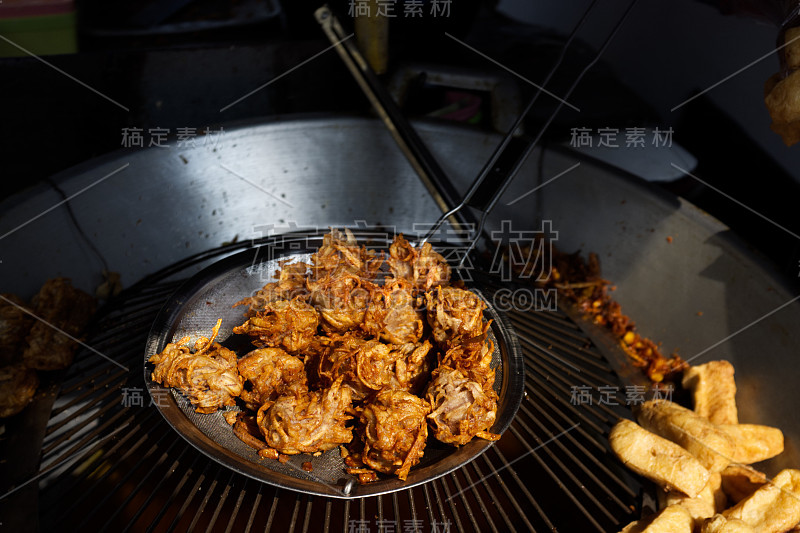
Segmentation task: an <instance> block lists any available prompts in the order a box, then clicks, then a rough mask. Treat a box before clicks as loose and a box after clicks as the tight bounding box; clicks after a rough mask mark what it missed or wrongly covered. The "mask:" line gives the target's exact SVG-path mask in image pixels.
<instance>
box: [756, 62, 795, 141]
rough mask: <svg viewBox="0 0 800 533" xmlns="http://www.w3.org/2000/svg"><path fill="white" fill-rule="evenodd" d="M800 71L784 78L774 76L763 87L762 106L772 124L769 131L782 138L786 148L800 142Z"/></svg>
mask: <svg viewBox="0 0 800 533" xmlns="http://www.w3.org/2000/svg"><path fill="white" fill-rule="evenodd" d="M798 89H800V70H794V71H792V72H791V73H790V74H789V75H788V76H786V77H785V78H781V76H780V75H777V74H776V75H774V76H772V77H771V78H770V79H769V80H767V83H766V84H765V86H764V93H765V96H764V104H766V106H767V110H768V111H769V115H770V117H772V124H771V125H770V129H772V131H774V132H775V133H777V134H778V135H780V136H781V137H782V138H783V142H784V144H786V146H792V145H793V144H795V143H797V142H798V140H800V90H798Z"/></svg>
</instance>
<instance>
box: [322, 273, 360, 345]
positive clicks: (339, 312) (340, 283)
mask: <svg viewBox="0 0 800 533" xmlns="http://www.w3.org/2000/svg"><path fill="white" fill-rule="evenodd" d="M365 283H368V282H364V281H362V279H361V278H360V277H359V276H356V275H353V274H341V275H338V276H326V277H324V278H322V279H320V280H318V281H315V282H311V281H309V282H308V286H309V289H310V290H311V297H310V301H311V303H312V304H313V305H314V307H315V308H316V310H317V311H318V312H319V315H320V318H321V320H320V325H321V326H322V329H323V330H325V332H327V333H343V332H346V331H349V330H352V329H355V328H358V327H360V326H361V324H362V323H363V322H364V316H365V314H366V311H367V304H368V302H369V291H370V289H371V288H372V286H371V285H368V286H367V287H364V286H363V285H364V284H365Z"/></svg>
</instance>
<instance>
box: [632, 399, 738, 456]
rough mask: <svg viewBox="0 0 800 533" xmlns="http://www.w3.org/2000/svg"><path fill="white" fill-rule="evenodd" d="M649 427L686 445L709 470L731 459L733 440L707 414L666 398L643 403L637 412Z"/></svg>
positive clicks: (675, 441) (673, 440)
mask: <svg viewBox="0 0 800 533" xmlns="http://www.w3.org/2000/svg"><path fill="white" fill-rule="evenodd" d="M637 419H638V420H639V424H641V425H642V427H643V428H645V429H647V430H648V431H652V432H653V433H655V434H657V435H660V436H662V437H664V438H665V439H668V440H671V441H672V442H674V443H676V444H679V445H681V446H683V447H684V448H685V449H686V450H687V451H688V452H689V453H691V454H692V455H694V456H695V457H697V460H698V461H700V463H701V464H702V465H703V466H705V467H706V469H708V470H709V472H719V471H721V470H723V469H724V468H725V467H726V466H728V464H729V463H730V462H731V459H730V457H731V455H733V451H734V448H735V446H734V442H733V439H732V438H731V436H730V435H728V434H727V433H725V432H724V431H722V430H721V429H719V428H718V427H717V426H715V425H714V424H712V423H711V422H709V421H708V420H707V419H706V418H703V417H702V416H699V415H698V414H696V413H694V412H693V411H690V410H689V409H686V408H685V407H681V406H680V405H678V404H676V403H672V402H669V401H666V400H650V401H647V402H645V403H644V404H642V406H641V408H640V410H639V414H638V416H637Z"/></svg>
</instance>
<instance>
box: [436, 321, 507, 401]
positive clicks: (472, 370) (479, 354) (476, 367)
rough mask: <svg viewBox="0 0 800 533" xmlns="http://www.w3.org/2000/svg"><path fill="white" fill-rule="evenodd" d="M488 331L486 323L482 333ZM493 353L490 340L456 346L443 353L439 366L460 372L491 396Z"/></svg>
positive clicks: (493, 375)
mask: <svg viewBox="0 0 800 533" xmlns="http://www.w3.org/2000/svg"><path fill="white" fill-rule="evenodd" d="M488 329H489V324H488V323H487V324H486V326H485V330H484V331H486V330H488ZM493 352H494V344H493V343H492V342H491V341H490V340H483V341H481V340H478V341H476V342H467V343H463V344H457V345H455V346H453V347H452V348H450V349H449V350H447V352H445V354H444V356H443V357H442V358H441V361H440V362H439V364H440V365H443V366H446V367H449V368H453V369H456V370H458V371H460V372H461V373H462V374H463V375H464V376H465V377H466V378H467V379H469V380H471V381H475V382H477V383H479V384H480V385H481V387H483V390H484V391H486V392H487V394H491V392H490V391H492V390H493V387H494V377H495V371H494V369H493V368H492V353H493Z"/></svg>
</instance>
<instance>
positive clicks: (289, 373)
mask: <svg viewBox="0 0 800 533" xmlns="http://www.w3.org/2000/svg"><path fill="white" fill-rule="evenodd" d="M237 366H238V369H239V374H240V375H241V376H242V377H243V378H244V379H245V380H247V381H248V382H249V384H250V385H251V386H252V389H251V390H248V389H247V388H245V389H244V390H243V391H242V394H241V398H242V400H244V402H245V404H247V407H249V408H250V409H252V410H254V411H257V410H258V408H259V407H261V406H262V405H263V404H264V403H266V402H267V401H270V400H275V399H277V398H278V397H279V396H288V395H297V394H301V393H303V392H305V391H307V390H308V379H307V378H306V372H305V367H304V366H303V361H302V360H300V359H299V358H298V357H294V356H292V355H289V354H288V353H286V352H285V351H283V350H281V349H280V348H261V349H259V350H253V351H252V352H250V353H248V354H247V355H245V356H244V357H242V358H241V359H239V362H238V365H237Z"/></svg>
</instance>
